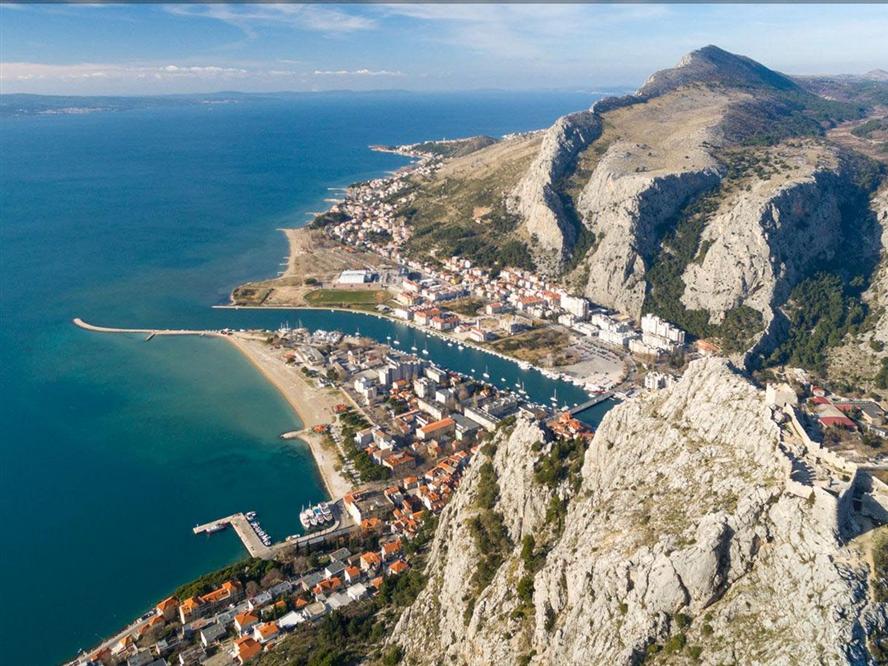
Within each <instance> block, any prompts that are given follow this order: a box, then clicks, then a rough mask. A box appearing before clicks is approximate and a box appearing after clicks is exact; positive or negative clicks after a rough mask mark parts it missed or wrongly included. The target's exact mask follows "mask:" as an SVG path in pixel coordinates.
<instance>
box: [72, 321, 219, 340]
mask: <svg viewBox="0 0 888 666" xmlns="http://www.w3.org/2000/svg"><path fill="white" fill-rule="evenodd" d="M71 321H72V322H73V323H74V325H75V326H77V327H78V328H82V329H83V330H85V331H92V332H93V333H137V334H140V335H144V336H146V337H145V341H146V342H147V341H148V340H151V339H152V338H153V337H154V336H156V335H222V331H217V330H197V329H188V328H114V327H111V326H97V325H96V324H90V323H89V322H87V321H83V319H81V318H80V317H74V319H72V320H71Z"/></svg>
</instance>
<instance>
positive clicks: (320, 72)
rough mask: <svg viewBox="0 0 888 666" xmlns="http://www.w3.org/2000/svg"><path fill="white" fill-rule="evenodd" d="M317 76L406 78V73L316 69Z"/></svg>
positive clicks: (382, 70)
mask: <svg viewBox="0 0 888 666" xmlns="http://www.w3.org/2000/svg"><path fill="white" fill-rule="evenodd" d="M313 74H314V75H315V76H404V72H400V71H397V70H396V71H391V70H388V69H376V70H373V69H351V70H349V69H316V70H315V71H314V72H313Z"/></svg>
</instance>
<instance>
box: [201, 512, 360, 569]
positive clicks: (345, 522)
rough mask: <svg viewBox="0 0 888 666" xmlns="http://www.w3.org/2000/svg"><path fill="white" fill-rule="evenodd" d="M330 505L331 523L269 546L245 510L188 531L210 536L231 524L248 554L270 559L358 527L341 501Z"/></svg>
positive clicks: (347, 532) (350, 531) (337, 537)
mask: <svg viewBox="0 0 888 666" xmlns="http://www.w3.org/2000/svg"><path fill="white" fill-rule="evenodd" d="M333 507H334V515H335V516H336V518H335V519H334V521H333V524H332V525H329V526H328V527H326V528H324V529H322V530H318V531H315V532H309V533H307V534H302V535H299V536H297V535H293V536H289V537H287V538H286V539H285V540H284V541H279V542H278V543H272V544H269V545H268V546H266V545H265V544H264V543H262V540H261V539H260V538H259V535H258V534H256V530H254V529H253V526H252V525H251V524H250V521H249V519H248V518H247V515H246V514H245V513H233V514H231V515H230V516H225V517H224V518H217V519H216V520H211V521H210V522H208V523H203V524H201V525H195V526H194V527H193V528H192V529H191V531H192V532H194V533H195V534H207V535H210V534H215V533H216V532H220V531H222V530H223V529H225V528H227V527H231V528H233V529H234V531H235V533H236V534H237V536H238V537H239V538H240V540H241V543H243V544H244V548H246V549H247V552H248V553H249V554H250V557H257V558H260V559H263V560H270V559H273V558H274V556H275V554H276V553H278V552H280V551H282V550H286V549H293V550H296V551H299V550H304V549H308V548H313V547H317V546H319V545H320V544H323V543H324V542H326V541H332V540H335V539H339V538H342V537H344V536H346V535H348V534H351V533H352V532H354V531H355V530H356V529H357V526H356V525H355V524H354V523H353V521H352V520H351V518H350V516H349V514H348V513H347V512H346V511H345V507H344V505H343V504H342V500H337V501H336V502H333Z"/></svg>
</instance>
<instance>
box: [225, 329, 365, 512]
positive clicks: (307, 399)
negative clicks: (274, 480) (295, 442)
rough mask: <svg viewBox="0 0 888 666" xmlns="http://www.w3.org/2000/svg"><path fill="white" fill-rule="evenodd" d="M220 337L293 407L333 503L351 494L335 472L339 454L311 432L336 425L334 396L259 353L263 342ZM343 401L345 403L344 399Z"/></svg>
mask: <svg viewBox="0 0 888 666" xmlns="http://www.w3.org/2000/svg"><path fill="white" fill-rule="evenodd" d="M220 337H224V338H227V339H228V341H229V342H230V343H231V344H232V345H233V346H234V347H235V348H236V349H237V350H238V351H240V353H241V354H243V355H244V357H245V358H246V359H247V360H248V361H249V362H250V363H251V364H252V365H253V367H255V368H256V370H258V371H259V374H261V375H262V376H263V377H264V378H265V379H266V381H268V383H270V384H271V385H272V386H273V387H274V388H275V389H277V391H278V393H280V394H281V396H282V397H283V398H284V400H285V401H286V402H287V404H289V405H290V408H291V409H292V410H293V412H294V413H295V414H296V416H297V418H298V419H299V422H300V423H301V426H302V427H301V429H300V431H299V433H298V439H299V440H301V441H303V442H305V444H306V445H307V446H308V448H309V450H310V451H311V454H312V458H313V459H314V462H315V467H316V468H317V470H318V473H319V475H320V477H321V480H322V481H323V484H324V487H325V488H326V490H327V493H328V494H329V496H330V499H331V500H336V499H339V498H341V497H343V496H344V495H346V494H347V493H349V492H351V490H352V484H351V482H350V481H348V479H346V478H345V477H344V476H343V475H342V474H341V473H340V472H339V471H338V470H337V469H336V466H337V465H338V464H339V462H340V461H339V458H338V456H337V454H336V452H334V451H330V450H329V449H327V448H326V447H325V446H324V445H323V442H322V441H321V438H320V437H319V436H318V435H317V434H316V433H314V432H312V428H313V427H314V426H317V425H322V424H329V423H332V422H333V421H334V419H335V415H334V413H333V410H332V406H333V404H334V403H335V402H336V401H335V400H333V399H332V396H331V395H329V394H325V393H324V391H323V389H317V388H315V387H312V386H310V385H309V384H308V382H307V381H306V380H305V378H304V377H303V376H302V374H301V373H300V372H299V371H297V370H296V369H295V367H293V366H289V365H285V364H284V363H283V361H282V360H279V359H276V358H273V357H272V356H271V354H272V352H270V351H268V352H264V351H261V350H260V349H258V347H259V345H262V344H264V343H263V342H259V341H258V340H256V339H255V338H252V339H251V338H248V337H247V336H245V335H244V334H240V335H225V336H220ZM337 391H338V389H337ZM313 394H314V395H313ZM342 397H343V402H345V396H342ZM318 398H320V399H318Z"/></svg>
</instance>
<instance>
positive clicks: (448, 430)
mask: <svg viewBox="0 0 888 666" xmlns="http://www.w3.org/2000/svg"><path fill="white" fill-rule="evenodd" d="M455 428H456V421H454V420H453V419H452V418H450V417H449V416H448V417H446V418H443V419H440V420H438V421H432V422H431V423H428V424H426V425H424V426H423V427H422V428H420V429H419V430H417V431H416V437H417V438H418V439H420V440H422V441H427V440H430V439H434V438H435V437H444V436H446V435H449V434H452V433H453V431H454V429H455Z"/></svg>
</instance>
